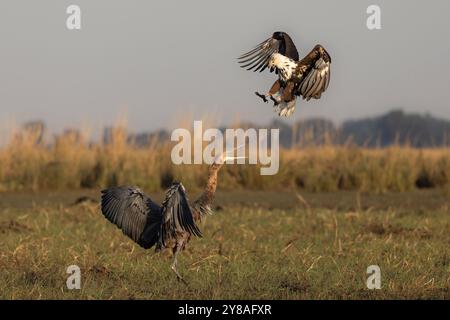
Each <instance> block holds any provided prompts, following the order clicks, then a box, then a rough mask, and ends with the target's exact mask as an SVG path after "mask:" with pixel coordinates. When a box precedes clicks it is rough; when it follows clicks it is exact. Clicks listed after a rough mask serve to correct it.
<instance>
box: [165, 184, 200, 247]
mask: <svg viewBox="0 0 450 320" xmlns="http://www.w3.org/2000/svg"><path fill="white" fill-rule="evenodd" d="M162 215H163V217H162V225H161V233H160V236H159V244H160V245H161V246H162V247H165V245H166V242H167V240H169V239H171V238H174V237H175V235H176V233H177V232H189V233H191V234H193V235H195V236H197V237H201V236H202V233H201V232H200V230H199V228H198V227H197V225H196V224H195V221H194V217H193V215H192V211H191V208H190V207H189V203H188V200H187V197H186V192H185V190H184V187H183V185H182V184H181V183H174V184H173V185H172V186H171V187H170V188H169V190H167V193H166V199H165V200H164V202H163V203H162Z"/></svg>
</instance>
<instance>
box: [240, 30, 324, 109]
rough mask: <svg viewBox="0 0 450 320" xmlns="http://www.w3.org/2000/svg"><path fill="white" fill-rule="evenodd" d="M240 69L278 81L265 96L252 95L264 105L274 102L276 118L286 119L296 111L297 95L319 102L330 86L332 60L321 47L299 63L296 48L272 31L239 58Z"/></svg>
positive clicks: (287, 36) (286, 37)
mask: <svg viewBox="0 0 450 320" xmlns="http://www.w3.org/2000/svg"><path fill="white" fill-rule="evenodd" d="M238 63H239V64H240V66H241V68H246V69H247V70H253V71H255V72H256V71H259V72H262V71H264V70H265V69H269V70H270V72H273V71H275V72H276V73H277V74H278V80H277V81H275V83H274V84H273V85H272V87H271V88H270V90H269V92H268V93H266V94H261V93H259V92H255V94H256V95H257V96H259V97H260V98H261V99H263V101H264V102H267V101H268V99H271V100H272V101H273V102H274V110H275V112H277V113H278V115H279V116H285V117H289V116H290V115H292V113H293V112H294V110H295V104H296V99H297V96H301V97H303V99H306V101H309V100H310V99H311V98H314V99H320V97H321V96H322V93H323V92H325V91H326V90H327V88H328V85H329V83H330V71H331V69H330V68H331V57H330V55H329V54H328V52H327V51H326V50H325V48H324V47H322V46H321V45H320V44H318V45H316V46H315V47H314V48H313V49H312V50H311V52H310V53H308V54H307V55H306V56H305V57H304V58H303V59H301V60H299V54H298V51H297V48H296V47H295V44H294V42H293V41H292V39H291V37H290V36H289V35H288V34H287V33H285V32H281V31H278V32H275V33H274V34H273V35H272V37H270V38H269V39H267V40H265V41H263V42H261V43H260V44H259V45H257V46H256V47H255V48H254V49H252V50H250V51H249V52H247V53H244V54H243V55H241V56H240V57H239V58H238Z"/></svg>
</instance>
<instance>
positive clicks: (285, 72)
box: [268, 53, 297, 81]
mask: <svg viewBox="0 0 450 320" xmlns="http://www.w3.org/2000/svg"><path fill="white" fill-rule="evenodd" d="M268 67H269V68H277V69H278V73H279V75H280V78H281V79H282V80H284V81H286V80H289V79H290V78H291V77H292V73H293V72H294V70H295V68H296V67H297V63H296V62H295V61H294V60H292V59H290V58H288V57H286V56H283V55H282V54H280V53H274V54H272V55H271V56H270V59H269V63H268Z"/></svg>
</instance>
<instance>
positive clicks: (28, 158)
mask: <svg viewBox="0 0 450 320" xmlns="http://www.w3.org/2000/svg"><path fill="white" fill-rule="evenodd" d="M10 136H11V138H10V139H9V141H8V142H7V143H6V144H5V145H4V146H3V147H1V148H0V191H21V190H23V191H40V190H56V189H58V190H60V189H63V190H64V189H83V188H87V189H90V188H102V187H107V186H112V185H120V184H132V185H139V186H140V187H142V188H144V189H146V190H148V191H150V192H152V191H160V190H162V189H165V188H166V187H167V185H168V184H170V183H171V182H172V181H173V180H179V181H183V183H184V184H185V185H186V186H187V187H189V188H190V189H194V190H195V189H199V188H201V187H202V186H203V185H204V183H205V179H206V175H207V166H206V165H181V166H177V165H174V164H173V163H172V162H171V159H170V153H171V149H172V147H173V146H174V145H175V143H172V142H170V141H169V142H161V141H156V140H154V141H151V142H150V143H149V145H148V146H147V147H144V148H143V147H137V146H136V145H135V144H133V143H132V142H130V141H129V140H128V138H127V137H128V136H127V130H126V128H125V127H116V128H115V129H113V130H112V131H111V138H110V141H108V143H92V142H90V141H89V136H88V134H87V133H83V132H81V133H80V132H78V131H75V132H70V131H68V132H66V133H65V134H62V135H59V136H55V137H53V138H52V139H47V140H46V141H45V142H43V141H41V139H42V137H41V134H40V133H39V132H35V131H34V130H29V129H27V130H25V129H23V130H15V132H13V133H12V134H11V135H10ZM221 174H222V177H221V180H220V188H222V189H251V190H283V189H293V188H295V189H299V190H306V191H311V192H333V191H337V190H358V191H362V192H365V191H370V192H378V193H383V192H388V191H398V192H402V191H409V190H412V189H416V188H441V189H443V190H449V189H450V187H449V186H450V149H449V148H435V149H414V148H411V147H408V146H400V145H396V146H391V147H389V148H377V149H368V148H361V147H356V146H353V145H351V144H347V145H339V146H338V145H332V144H325V145H321V146H311V145H308V146H299V145H297V146H296V147H294V148H292V149H281V150H280V169H279V172H278V174H276V175H273V176H262V175H261V174H260V165H248V164H247V165H227V166H226V167H225V168H224V169H223V172H222V173H221Z"/></svg>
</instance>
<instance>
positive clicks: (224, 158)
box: [214, 154, 247, 164]
mask: <svg viewBox="0 0 450 320" xmlns="http://www.w3.org/2000/svg"><path fill="white" fill-rule="evenodd" d="M237 159H247V157H230V156H226V155H225V154H222V155H219V156H217V157H216V158H215V159H214V163H216V164H224V163H225V162H227V161H228V160H237Z"/></svg>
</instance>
